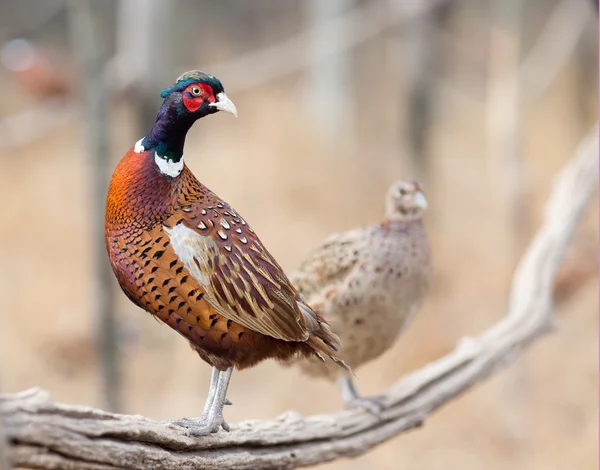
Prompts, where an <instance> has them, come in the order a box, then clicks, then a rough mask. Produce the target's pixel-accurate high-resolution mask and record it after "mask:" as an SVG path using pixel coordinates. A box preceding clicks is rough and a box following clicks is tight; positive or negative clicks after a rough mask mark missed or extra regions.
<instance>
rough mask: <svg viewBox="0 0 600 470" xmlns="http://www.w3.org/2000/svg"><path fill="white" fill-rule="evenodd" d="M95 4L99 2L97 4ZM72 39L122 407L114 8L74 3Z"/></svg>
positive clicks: (116, 400) (105, 384)
mask: <svg viewBox="0 0 600 470" xmlns="http://www.w3.org/2000/svg"><path fill="white" fill-rule="evenodd" d="M92 5H94V6H92ZM69 7H70V8H69V14H70V16H69V20H70V28H71V35H72V37H71V39H72V41H73V46H74V48H75V52H76V54H77V56H78V60H79V65H80V67H81V68H82V71H83V76H84V99H83V107H84V114H85V139H84V148H85V151H86V153H87V157H88V158H89V160H88V162H89V164H88V171H89V174H88V179H89V181H90V185H89V187H90V192H91V194H90V199H91V216H90V218H91V226H92V237H91V241H90V243H91V248H92V252H93V256H92V260H93V272H92V274H93V282H94V289H93V297H92V308H93V309H94V312H95V317H96V322H97V328H98V336H97V337H98V344H99V355H100V362H101V366H100V369H101V375H102V377H101V379H102V392H103V396H102V398H103V400H104V402H105V406H106V407H107V408H108V409H110V410H113V411H119V410H120V409H121V376H120V370H119V364H118V352H117V338H116V334H117V320H116V318H115V291H114V288H113V286H114V279H113V274H112V271H111V269H110V265H109V263H108V257H107V256H106V249H105V247H104V236H103V234H104V206H105V201H106V193H107V189H108V183H109V180H110V174H111V172H110V169H109V143H110V135H109V133H110V126H109V99H110V94H109V84H108V83H107V77H106V62H107V60H108V59H109V58H110V57H111V51H110V47H109V31H110V30H111V23H110V18H109V16H108V15H109V13H110V12H109V10H108V9H107V8H103V6H100V7H98V4H97V3H95V2H92V0H71V2H70V3H69Z"/></svg>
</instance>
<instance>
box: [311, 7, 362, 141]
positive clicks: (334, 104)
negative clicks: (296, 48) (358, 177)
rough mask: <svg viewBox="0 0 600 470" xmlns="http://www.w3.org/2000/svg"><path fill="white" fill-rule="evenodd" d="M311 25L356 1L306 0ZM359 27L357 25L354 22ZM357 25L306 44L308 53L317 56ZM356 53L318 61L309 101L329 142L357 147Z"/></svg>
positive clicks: (316, 125)
mask: <svg viewBox="0 0 600 470" xmlns="http://www.w3.org/2000/svg"><path fill="white" fill-rule="evenodd" d="M305 5H306V7H305V8H306V22H307V25H308V27H311V26H314V25H317V24H319V23H323V22H325V21H327V20H330V19H332V18H336V17H337V16H339V15H341V14H343V13H344V12H346V11H348V10H350V9H351V8H352V7H353V6H354V0H326V1H323V0H306V2H305ZM354 26H357V25H353V27H354ZM353 27H350V28H347V29H344V30H341V31H336V34H335V36H332V35H316V36H315V37H314V38H313V40H311V41H309V42H308V44H307V45H306V47H307V54H309V55H310V56H312V55H317V54H318V52H319V50H320V49H321V48H323V44H324V43H325V42H326V41H331V40H335V37H337V38H342V37H343V36H344V35H351V34H353V31H352V30H353ZM351 57H352V52H349V51H348V52H341V53H339V54H337V55H335V56H334V57H331V58H329V59H327V60H326V61H317V62H315V65H314V66H313V67H311V68H310V69H309V71H308V79H307V82H306V83H307V84H306V91H305V100H306V103H307V105H308V112H309V115H310V117H311V120H312V122H313V124H314V128H315V130H316V131H317V132H319V133H320V137H321V138H322V139H323V142H324V143H325V144H326V145H333V144H335V145H336V147H339V146H340V145H348V146H350V147H353V142H352V141H351V135H352V133H351V132H350V126H351V125H352V122H351V116H352V113H353V110H352V104H353V103H354V101H355V100H354V99H352V98H351V97H350V84H351V79H352V71H351V67H352V60H351Z"/></svg>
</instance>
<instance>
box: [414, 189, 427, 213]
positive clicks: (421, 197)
mask: <svg viewBox="0 0 600 470" xmlns="http://www.w3.org/2000/svg"><path fill="white" fill-rule="evenodd" d="M413 204H414V205H415V207H417V208H419V209H421V210H425V209H427V198H426V197H425V194H423V191H417V193H416V194H415V198H414V199H413Z"/></svg>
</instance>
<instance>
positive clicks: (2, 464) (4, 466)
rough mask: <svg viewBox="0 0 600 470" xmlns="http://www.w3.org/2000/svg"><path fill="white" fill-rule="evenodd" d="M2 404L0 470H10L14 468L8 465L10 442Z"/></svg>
mask: <svg viewBox="0 0 600 470" xmlns="http://www.w3.org/2000/svg"><path fill="white" fill-rule="evenodd" d="M1 405H2V404H1V403H0V470H10V469H11V468H12V467H11V466H10V465H9V463H8V441H7V436H6V431H5V430H4V417H3V412H2V406H1Z"/></svg>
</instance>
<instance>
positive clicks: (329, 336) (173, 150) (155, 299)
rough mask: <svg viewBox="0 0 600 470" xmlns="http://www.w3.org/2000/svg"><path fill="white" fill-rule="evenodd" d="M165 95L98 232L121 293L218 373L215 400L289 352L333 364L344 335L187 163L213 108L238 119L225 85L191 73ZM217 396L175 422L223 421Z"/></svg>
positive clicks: (121, 173)
mask: <svg viewBox="0 0 600 470" xmlns="http://www.w3.org/2000/svg"><path fill="white" fill-rule="evenodd" d="M162 95H163V97H164V98H165V101H164V103H163V106H162V108H161V110H160V111H159V114H158V117H157V121H156V124H155V125H154V128H153V129H152V130H151V132H150V133H149V134H148V136H147V137H145V138H144V139H142V140H141V141H140V142H138V143H137V144H136V145H135V146H134V148H132V149H130V150H129V151H128V152H127V153H126V154H125V156H124V157H123V159H122V160H121V161H120V163H119V164H118V165H117V168H116V169H115V172H114V174H113V177H112V180H111V183H110V187H109V192H108V197H107V203H106V218H105V238H106V246H107V250H108V253H109V258H110V262H111V265H112V268H113V271H114V273H115V276H116V277H117V280H118V281H119V284H120V286H121V288H122V289H123V291H124V292H125V294H126V295H127V296H128V297H129V299H131V301H132V302H134V303H135V304H136V305H138V306H139V307H141V308H143V309H144V310H146V311H147V312H149V313H151V314H152V315H154V316H155V317H157V318H158V319H159V320H161V321H162V322H164V323H166V324H167V325H169V326H170V327H171V328H173V329H174V330H176V331H177V332H179V334H181V335H182V336H184V337H185V338H186V339H187V340H188V341H189V342H190V344H191V346H192V348H193V349H194V350H196V351H197V352H198V354H199V355H200V357H201V358H202V359H204V360H205V361H206V362H207V363H209V364H210V365H211V366H213V367H214V368H215V373H214V377H213V379H214V383H213V381H211V393H212V392H213V391H214V393H215V396H216V397H219V396H220V395H219V393H220V392H222V389H223V388H224V389H225V390H226V388H227V383H225V384H224V385H222V384H221V382H223V381H226V382H228V381H229V376H230V373H231V369H232V368H234V367H235V368H238V369H243V368H246V367H250V366H253V365H254V364H256V363H258V362H260V361H262V360H264V359H268V358H274V359H279V360H288V359H290V358H292V357H293V356H295V355H300V356H315V355H316V356H319V357H321V358H323V357H324V356H329V357H330V358H331V359H333V360H334V361H337V362H339V361H338V359H337V358H336V357H335V355H334V352H335V350H336V349H337V348H338V346H339V339H338V338H337V336H336V335H334V334H333V333H332V332H331V330H330V329H329V327H328V325H327V324H326V323H325V322H324V321H323V320H322V319H321V318H320V317H319V316H318V315H316V314H315V313H314V311H313V310H312V309H311V308H310V307H309V306H308V305H307V304H306V303H305V302H304V301H303V299H302V298H301V296H300V295H299V293H298V292H297V290H296V289H295V288H294V287H293V285H292V284H291V283H290V281H289V280H288V278H287V277H286V275H285V273H284V272H283V270H282V269H281V267H280V266H279V264H278V263H277V262H276V261H275V259H274V258H273V256H272V255H271V254H270V253H269V252H268V251H267V249H266V248H265V247H264V246H263V244H262V243H261V241H260V239H259V238H258V236H257V235H256V233H255V232H254V230H253V229H252V228H251V227H250V226H249V225H248V223H247V222H246V221H245V220H244V218H243V217H242V216H241V215H240V214H238V213H237V212H236V211H235V210H234V209H233V208H232V207H231V206H230V205H229V204H227V203H225V202H224V201H222V200H221V199H220V198H219V197H218V196H217V195H216V194H214V193H213V192H212V191H210V190H209V189H208V188H207V187H206V186H204V185H203V184H201V183H200V182H199V181H198V180H197V179H196V178H195V177H194V175H193V174H192V172H191V171H190V170H189V168H188V167H187V166H186V165H185V164H184V163H183V141H184V139H185V134H186V132H187V130H189V128H190V127H191V125H192V124H193V122H194V121H195V120H197V119H198V118H200V117H203V116H205V115H207V114H212V113H214V112H216V111H215V110H224V111H229V112H232V113H234V114H235V112H236V111H235V107H234V106H233V104H232V103H231V101H229V99H228V98H227V97H226V95H225V93H224V91H223V87H222V85H221V84H220V82H218V80H217V79H216V78H214V77H212V76H209V75H207V74H203V73H201V72H197V71H196V72H188V73H187V74H184V75H183V76H182V77H180V79H178V81H177V82H176V83H175V85H173V86H172V87H170V88H168V89H167V90H165V91H163V93H162ZM177 168H180V169H179V170H178V171H176V169H177ZM342 365H343V364H342ZM221 372H223V373H224V374H225V372H227V377H226V379H223V378H222V377H221V375H219V374H220V373H221ZM220 377H221V378H220ZM219 384H221V385H219ZM213 385H214V387H213ZM219 387H220V388H219ZM213 388H214V390H213ZM222 395H223V396H222V397H221V398H222V402H221V403H220V404H219V403H217V404H216V405H211V404H210V403H209V401H210V400H211V399H212V398H211V397H210V396H209V400H207V407H208V408H205V413H204V415H203V419H202V420H201V421H202V423H201V425H198V426H195V425H196V424H197V423H195V424H194V425H191V424H190V423H189V422H188V421H189V420H187V421H186V422H185V423H184V422H179V424H187V425H189V426H188V427H194V426H195V427H196V428H198V427H199V429H200V431H198V429H197V432H198V433H200V434H202V433H205V432H214V431H216V429H215V423H216V428H218V426H219V425H221V424H223V427H225V424H226V423H224V421H223V422H222V416H221V415H220V413H221V412H220V411H218V410H217V409H218V408H219V406H220V407H221V408H222V404H223V403H224V401H225V400H226V398H225V395H224V393H223V394H222ZM214 400H217V398H214ZM211 403H212V402H211ZM209 405H210V406H209ZM211 413H212V415H211ZM203 426H204V427H203ZM207 426H208V427H207Z"/></svg>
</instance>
